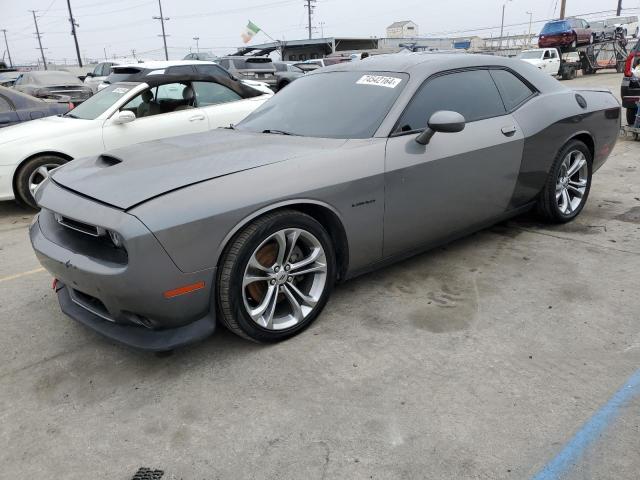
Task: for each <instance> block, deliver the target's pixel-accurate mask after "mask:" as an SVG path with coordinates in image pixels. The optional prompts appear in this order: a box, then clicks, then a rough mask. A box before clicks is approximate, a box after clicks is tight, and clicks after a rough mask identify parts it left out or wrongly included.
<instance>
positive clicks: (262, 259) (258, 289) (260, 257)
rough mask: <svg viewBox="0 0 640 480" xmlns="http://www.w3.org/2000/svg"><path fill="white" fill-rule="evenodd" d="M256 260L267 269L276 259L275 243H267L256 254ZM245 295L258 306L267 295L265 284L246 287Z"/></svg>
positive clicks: (256, 283)
mask: <svg viewBox="0 0 640 480" xmlns="http://www.w3.org/2000/svg"><path fill="white" fill-rule="evenodd" d="M255 257H256V260H257V261H258V263H259V264H260V265H262V266H263V267H266V268H269V267H271V266H272V265H273V264H274V263H276V260H277V258H278V244H277V243H275V242H270V243H267V244H266V245H265V246H264V247H262V248H261V249H260V250H258V251H257V252H256V255H255ZM247 293H248V294H249V296H250V297H251V300H253V301H254V302H256V303H257V304H259V303H260V302H261V301H262V299H263V298H264V296H265V295H266V293H267V282H253V283H250V284H249V285H247Z"/></svg>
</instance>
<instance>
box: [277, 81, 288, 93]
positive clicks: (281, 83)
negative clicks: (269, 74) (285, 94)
mask: <svg viewBox="0 0 640 480" xmlns="http://www.w3.org/2000/svg"><path fill="white" fill-rule="evenodd" d="M290 83H291V82H286V81H285V82H280V85H278V91H280V90H282V89H283V88H284V87H286V86H287V85H289V84H290Z"/></svg>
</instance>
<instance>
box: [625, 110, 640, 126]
mask: <svg viewBox="0 0 640 480" xmlns="http://www.w3.org/2000/svg"><path fill="white" fill-rule="evenodd" d="M637 114H638V108H637V107H636V108H627V125H629V126H630V127H633V126H634V125H635V123H636V115H637Z"/></svg>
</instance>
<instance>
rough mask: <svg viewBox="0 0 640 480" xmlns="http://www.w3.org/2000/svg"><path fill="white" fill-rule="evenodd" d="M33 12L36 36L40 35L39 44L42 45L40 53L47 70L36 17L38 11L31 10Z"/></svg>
mask: <svg viewBox="0 0 640 480" xmlns="http://www.w3.org/2000/svg"><path fill="white" fill-rule="evenodd" d="M30 12H31V13H32V14H33V23H35V24H36V36H37V37H38V45H40V54H41V55H42V63H43V64H44V69H45V70H47V61H46V60H45V58H44V49H43V48H42V40H41V39H40V30H38V20H37V19H36V11H35V10H30Z"/></svg>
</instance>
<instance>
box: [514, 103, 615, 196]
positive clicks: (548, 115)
mask: <svg viewBox="0 0 640 480" xmlns="http://www.w3.org/2000/svg"><path fill="white" fill-rule="evenodd" d="M576 94H579V95H581V96H582V97H584V99H585V100H586V101H587V107H586V108H582V107H580V105H579V104H578V102H577V101H576ZM513 115H514V117H515V119H516V121H517V122H518V124H519V125H520V128H521V129H522V131H523V133H524V135H525V144H524V152H523V156H522V166H521V168H520V174H519V177H518V182H517V184H516V188H515V191H514V194H513V198H512V202H511V203H512V205H511V206H512V207H518V206H521V205H523V204H525V203H527V202H529V201H531V200H533V199H534V198H535V197H536V196H537V195H538V193H540V191H541V190H542V188H543V186H544V182H545V180H546V178H547V175H548V172H549V170H550V169H551V165H552V164H553V161H554V159H555V157H556V155H557V153H558V151H559V150H560V149H561V148H562V146H563V145H564V144H566V143H567V142H568V141H569V140H570V139H572V138H574V137H576V136H578V135H588V136H589V137H590V138H591V139H592V140H593V147H594V160H593V170H594V171H596V170H598V169H599V168H600V167H601V166H602V164H603V163H604V162H605V161H606V159H607V158H608V156H609V154H610V153H611V151H612V150H613V147H614V145H615V143H616V140H617V138H618V132H619V129H620V104H619V103H618V101H617V100H616V98H615V97H614V96H613V95H612V94H611V93H610V92H608V91H592V90H580V91H572V90H565V91H558V92H555V93H550V94H546V95H539V96H537V97H535V98H534V99H532V100H531V101H529V102H528V103H526V104H525V105H523V106H522V107H521V108H520V109H518V110H517V111H516V112H514V114H513Z"/></svg>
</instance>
